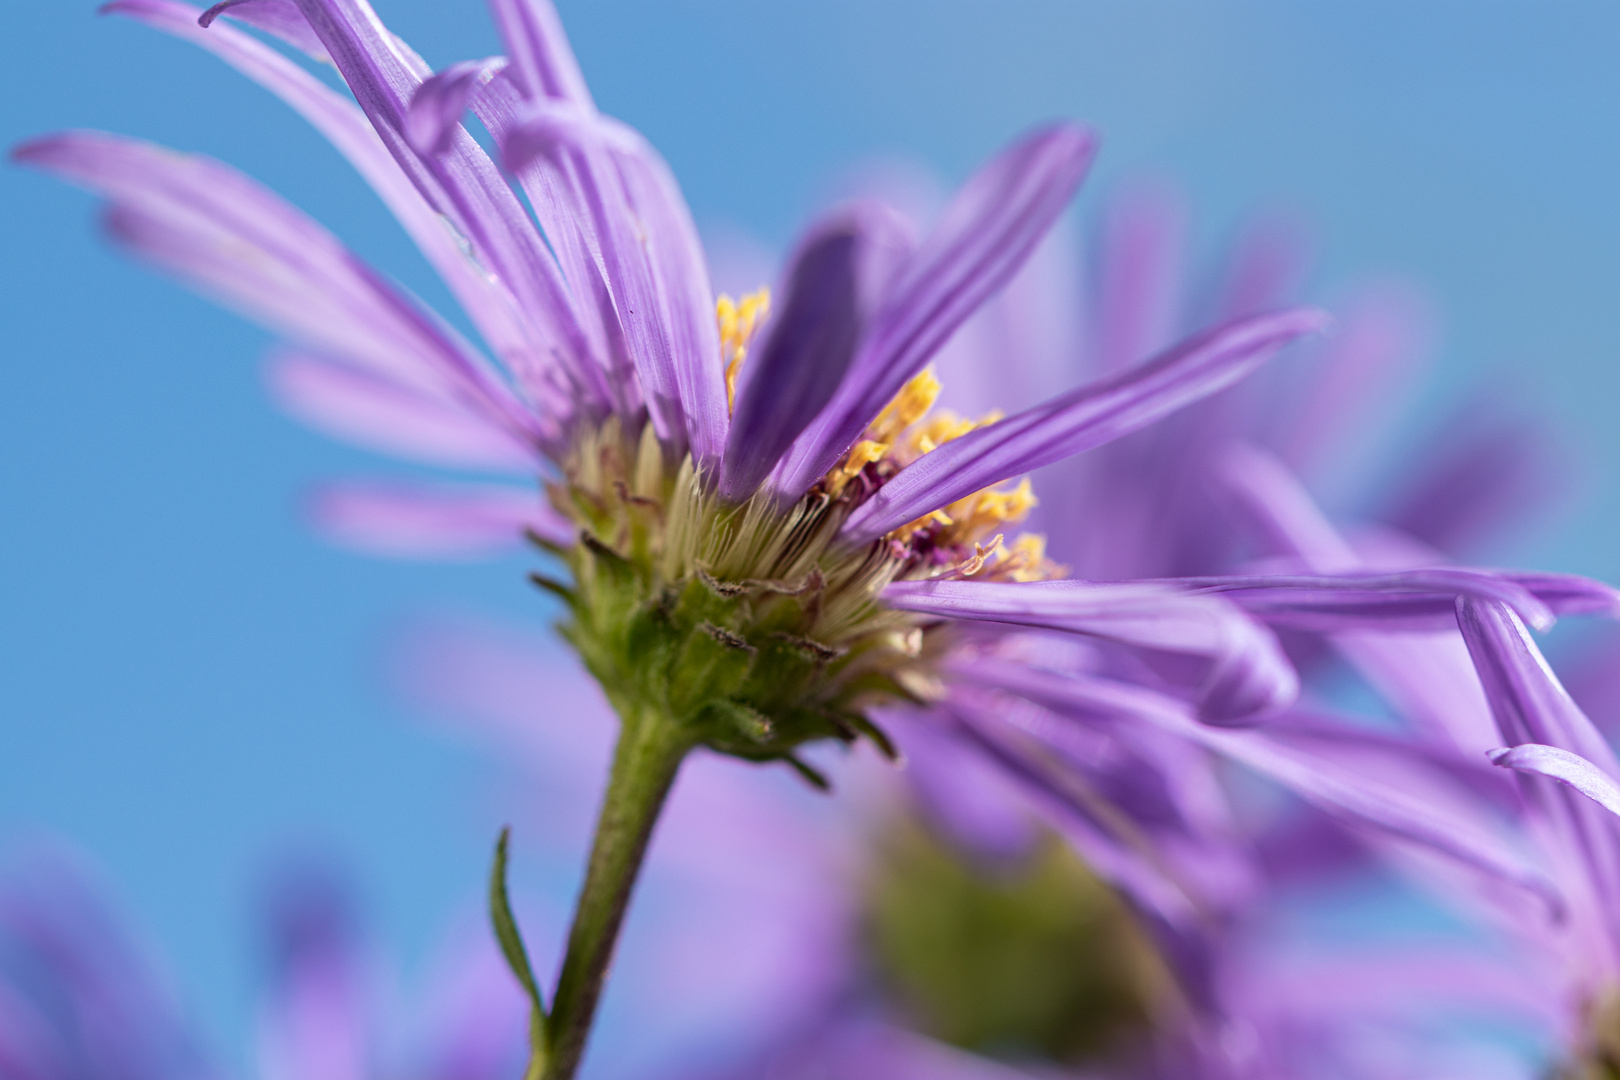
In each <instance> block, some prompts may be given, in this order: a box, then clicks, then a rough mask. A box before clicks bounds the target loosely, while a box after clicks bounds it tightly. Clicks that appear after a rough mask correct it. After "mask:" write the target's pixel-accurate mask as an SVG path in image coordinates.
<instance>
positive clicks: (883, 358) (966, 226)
mask: <svg viewBox="0 0 1620 1080" xmlns="http://www.w3.org/2000/svg"><path fill="white" fill-rule="evenodd" d="M1094 145H1095V140H1094V139H1093V137H1092V134H1091V132H1090V131H1088V130H1086V129H1085V128H1081V127H1077V126H1073V125H1059V126H1054V127H1049V128H1044V129H1041V130H1040V131H1037V132H1035V133H1034V134H1031V135H1027V136H1025V137H1024V138H1023V139H1021V140H1019V141H1018V142H1017V143H1014V144H1013V145H1012V146H1011V147H1009V148H1008V149H1007V150H1004V151H1003V152H1002V153H1001V154H1000V155H998V156H997V157H996V158H995V159H994V160H993V161H991V162H990V163H989V164H988V165H986V166H985V167H984V168H982V169H980V170H979V172H978V173H976V174H975V175H974V176H973V178H972V179H970V180H969V181H968V182H967V184H965V185H964V186H963V188H962V190H961V191H960V192H959V193H958V194H957V196H956V198H955V199H953V200H952V202H951V204H950V206H949V207H948V208H947V209H946V211H945V214H944V216H943V217H942V219H941V220H940V223H939V225H938V226H936V227H935V229H934V231H933V233H932V234H930V235H929V237H928V238H927V239H926V240H925V241H924V242H923V244H922V246H921V247H920V248H918V250H917V253H916V254H915V255H914V256H912V258H911V260H910V261H909V262H908V263H907V265H906V266H905V267H904V268H903V269H901V270H900V272H899V273H898V274H897V275H896V278H895V281H894V282H893V283H892V284H891V286H890V287H889V289H888V292H887V295H886V296H885V298H884V300H883V302H882V304H881V305H880V306H879V308H878V310H877V312H876V313H875V314H874V316H873V318H872V320H871V323H870V325H869V327H868V331H867V333H866V334H865V336H864V337H863V339H862V342H861V346H860V349H859V351H858V352H857V353H856V356H855V360H854V362H853V363H852V364H851V365H850V370H849V374H848V375H847V377H846V378H845V380H844V383H843V385H842V386H840V387H839V390H838V393H837V394H836V395H835V396H834V397H833V400H832V401H831V402H829V403H828V405H827V407H826V408H825V409H824V410H823V411H822V413H821V415H820V416H818V417H817V418H816V421H815V422H814V423H813V424H811V426H810V427H809V428H808V429H806V430H805V431H804V433H803V434H801V435H800V436H799V438H798V439H797V440H796V441H795V442H794V444H793V447H792V449H791V450H789V452H788V454H787V456H786V457H785V458H783V460H782V462H781V465H780V467H779V468H778V470H777V473H776V477H775V479H774V480H773V482H772V483H773V486H774V487H775V488H776V489H777V490H778V491H780V492H781V493H782V494H783V495H784V496H786V497H788V498H796V497H797V496H798V495H800V494H802V493H803V492H804V491H806V490H807V489H808V488H809V487H810V485H812V484H814V483H815V482H816V481H817V480H819V479H820V478H821V477H822V475H823V474H825V473H826V472H827V470H828V469H829V468H831V467H832V466H833V464H834V463H835V462H836V461H837V460H838V458H839V457H840V456H841V455H842V454H843V453H844V452H845V451H846V450H848V449H849V447H850V445H851V444H852V443H854V441H855V440H856V438H858V437H859V436H860V433H861V431H862V430H863V429H864V428H865V427H866V425H867V423H868V422H869V421H870V420H871V419H872V418H873V417H874V416H876V415H877V414H878V411H879V410H881V409H882V408H883V407H884V406H885V405H887V404H888V402H889V399H891V398H892V397H894V395H895V393H896V392H898V391H899V389H900V388H901V387H902V386H903V385H905V383H906V381H907V380H908V379H910V378H911V377H912V376H913V375H915V374H916V373H917V372H918V371H919V370H921V368H922V366H923V365H924V364H926V363H927V362H928V359H929V357H930V356H932V355H933V354H934V353H935V351H937V350H938V349H939V348H940V346H941V345H943V344H944V343H945V341H946V339H948V338H949V337H950V336H951V334H952V333H954V332H955V331H956V329H957V327H959V326H961V324H962V323H963V321H965V320H966V319H967V318H968V316H970V315H972V314H973V312H974V311H975V310H977V309H978V307H979V305H980V304H982V303H983V302H984V301H985V300H986V299H987V298H988V297H989V296H990V295H991V294H992V293H994V292H995V291H996V290H997V289H999V288H1001V286H1002V285H1004V284H1005V283H1006V282H1007V279H1008V278H1010V277H1011V276H1012V275H1013V274H1015V273H1016V272H1017V271H1018V268H1019V267H1020V266H1021V265H1023V262H1024V260H1025V259H1026V258H1027V257H1028V256H1029V253H1030V252H1031V251H1032V250H1033V249H1034V247H1035V245H1036V244H1037V243H1039V242H1040V239H1041V237H1042V236H1044V235H1045V234H1046V231H1047V229H1048V228H1050V227H1051V225H1052V222H1053V221H1054V220H1056V218H1057V216H1058V214H1059V213H1061V212H1062V210H1063V207H1064V206H1066V205H1067V204H1068V202H1069V199H1070V198H1071V197H1072V196H1073V195H1074V192H1075V189H1076V188H1078V187H1079V185H1080V181H1081V179H1082V178H1083V177H1084V176H1085V174H1086V170H1087V169H1088V168H1089V166H1090V164H1091V158H1092V153H1093V150H1094Z"/></svg>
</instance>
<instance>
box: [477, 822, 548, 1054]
mask: <svg viewBox="0 0 1620 1080" xmlns="http://www.w3.org/2000/svg"><path fill="white" fill-rule="evenodd" d="M511 838H512V828H511V826H505V827H503V828H502V829H501V837H500V839H499V840H497V841H495V865H494V866H493V867H492V868H491V869H490V872H489V921H490V922H491V923H493V924H494V927H495V940H496V941H498V942H500V945H501V954H502V955H503V956H505V957H506V965H507V966H508V967H510V968H511V969H512V974H513V975H516V976H517V981H518V982H519V983H522V984H523V990H524V993H526V994H528V995H529V1005H530V1012H529V1066H528V1068H527V1069H525V1070H524V1073H523V1077H524V1080H539V1077H540V1076H541V1075H542V1074H543V1073H544V1071H545V1064H546V1006H545V1002H544V1001H543V1000H542V999H541V997H540V984H539V983H538V982H536V981H535V977H534V968H533V967H532V966H530V964H529V951H528V950H527V949H525V948H524V947H523V935H522V933H520V932H519V931H518V925H517V919H516V918H514V917H513V915H512V901H511V899H510V898H509V897H508V896H507V894H506V849H507V845H508V844H509V843H510V841H511Z"/></svg>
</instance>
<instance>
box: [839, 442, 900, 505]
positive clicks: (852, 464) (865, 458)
mask: <svg viewBox="0 0 1620 1080" xmlns="http://www.w3.org/2000/svg"><path fill="white" fill-rule="evenodd" d="M888 452H889V447H888V446H887V445H886V444H884V443H880V442H875V441H873V440H871V439H862V440H861V441H860V442H858V443H856V444H855V445H854V446H852V447H850V448H849V453H848V454H845V455H844V460H843V462H842V463H840V464H839V465H838V467H837V468H835V469H833V471H832V472H830V473H828V474H827V482H826V488H827V494H829V495H831V496H832V497H833V498H835V499H836V498H837V497H838V496H839V494H840V493H841V492H842V491H843V490H844V488H845V487H846V486H848V484H849V482H850V481H851V480H853V479H855V477H857V476H859V475H860V474H861V470H862V469H864V468H866V467H867V466H868V465H870V464H872V463H873V462H875V461H882V460H883V456H884V455H885V454H887V453H888Z"/></svg>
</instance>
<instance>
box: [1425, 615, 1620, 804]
mask: <svg viewBox="0 0 1620 1080" xmlns="http://www.w3.org/2000/svg"><path fill="white" fill-rule="evenodd" d="M1457 624H1458V626H1460V627H1461V629H1462V635H1463V640H1465V641H1466V642H1467V643H1468V652H1469V654H1470V655H1471V656H1472V657H1473V660H1474V668H1475V670H1476V671H1477V672H1478V673H1479V679H1480V682H1481V683H1482V684H1483V685H1484V687H1485V697H1486V699H1487V700H1488V701H1489V702H1490V705H1491V713H1492V715H1493V716H1495V718H1496V724H1497V728H1498V729H1499V730H1500V732H1501V738H1502V741H1503V742H1506V743H1508V744H1509V745H1513V746H1517V745H1519V744H1521V743H1545V744H1548V745H1551V746H1561V747H1563V748H1564V749H1566V750H1570V751H1572V752H1574V753H1576V754H1579V755H1580V756H1582V757H1584V758H1587V759H1588V760H1590V761H1593V762H1596V763H1597V765H1598V766H1599V767H1600V768H1602V769H1603V770H1604V771H1606V772H1608V773H1610V774H1611V775H1620V760H1616V758H1615V754H1614V751H1613V750H1611V749H1610V748H1609V744H1608V742H1607V741H1605V739H1604V738H1603V735H1602V733H1601V732H1599V731H1598V729H1597V728H1596V727H1595V726H1593V724H1592V721H1591V720H1589V719H1587V717H1586V714H1585V713H1583V712H1581V710H1580V707H1579V706H1577V705H1576V704H1575V702H1574V700H1573V699H1571V698H1570V696H1569V694H1568V692H1566V691H1565V690H1564V688H1563V686H1562V685H1561V684H1560V683H1559V682H1558V677H1557V676H1556V675H1554V674H1553V671H1552V668H1551V667H1550V666H1548V664H1547V661H1546V659H1545V658H1544V657H1543V656H1542V655H1541V650H1540V649H1538V648H1537V647H1536V643H1535V641H1534V640H1533V639H1532V638H1531V637H1530V632H1529V631H1528V630H1526V629H1525V626H1524V623H1522V622H1521V621H1520V620H1519V617H1518V616H1517V615H1515V614H1514V613H1513V610H1512V609H1511V608H1509V607H1508V606H1507V605H1505V604H1502V603H1499V602H1496V601H1491V600H1480V599H1475V598H1472V597H1459V598H1458V600H1457Z"/></svg>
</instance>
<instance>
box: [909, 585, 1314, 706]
mask: <svg viewBox="0 0 1620 1080" xmlns="http://www.w3.org/2000/svg"><path fill="white" fill-rule="evenodd" d="M883 599H884V601H885V602H886V603H889V604H891V605H892V606H894V607H897V608H900V609H902V610H904V611H914V612H918V613H920V614H925V615H936V616H941V617H944V618H953V619H972V620H978V621H985V622H996V623H1007V624H1012V625H1015V626H1033V627H1041V628H1045V629H1052V630H1062V631H1066V632H1068V633H1075V634H1086V635H1089V636H1092V637H1099V638H1103V639H1106V640H1109V641H1115V642H1119V643H1121V644H1124V645H1129V646H1133V647H1136V648H1143V649H1149V650H1153V651H1157V652H1165V653H1174V654H1181V655H1191V656H1197V657H1200V658H1203V659H1205V660H1207V661H1208V662H1209V663H1210V665H1211V666H1210V670H1209V672H1208V673H1207V674H1206V675H1205V677H1204V680H1203V685H1202V687H1201V688H1200V700H1199V712H1200V715H1201V716H1202V718H1203V719H1205V720H1206V721H1208V722H1210V723H1218V724H1236V723H1241V722H1244V721H1247V720H1250V719H1252V718H1253V717H1254V716H1255V715H1257V714H1260V713H1263V712H1265V711H1267V710H1270V709H1275V708H1279V707H1281V706H1284V705H1287V704H1288V703H1290V702H1291V701H1293V700H1294V698H1295V696H1296V695H1297V694H1298V693H1299V679H1298V676H1297V675H1295V673H1294V669H1293V668H1292V667H1291V666H1290V665H1289V663H1288V661H1287V659H1286V658H1285V657H1284V656H1283V654H1282V650H1281V649H1280V648H1279V647H1278V645H1277V641H1276V639H1275V638H1274V637H1272V636H1271V633H1270V631H1268V630H1266V629H1265V628H1264V627H1262V626H1260V625H1259V624H1258V623H1256V622H1254V621H1253V620H1252V619H1250V618H1248V617H1247V616H1246V615H1244V614H1242V613H1241V612H1240V611H1239V610H1238V609H1237V608H1236V607H1234V606H1232V605H1230V604H1228V603H1226V602H1225V601H1224V600H1221V599H1220V598H1218V597H1215V596H1197V595H1192V594H1188V593H1184V592H1178V591H1176V590H1174V589H1169V588H1164V587H1162V586H1156V585H1143V584H1137V583H1131V582H1125V583H1115V582H1108V583H1098V582H1090V581H1039V582H1027V583H1004V582H978V581H900V582H895V583H894V584H892V585H890V586H888V588H886V589H884V590H883Z"/></svg>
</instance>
